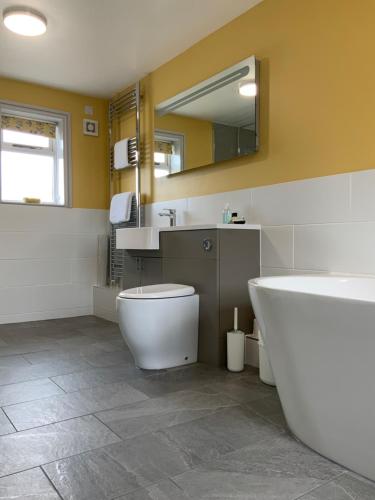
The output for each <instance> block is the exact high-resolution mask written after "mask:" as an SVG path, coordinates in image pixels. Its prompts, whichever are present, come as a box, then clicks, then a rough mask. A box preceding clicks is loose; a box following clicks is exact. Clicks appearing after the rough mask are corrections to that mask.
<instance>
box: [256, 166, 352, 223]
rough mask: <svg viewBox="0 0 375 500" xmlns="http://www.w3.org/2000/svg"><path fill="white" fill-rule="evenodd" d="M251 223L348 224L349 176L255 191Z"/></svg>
mask: <svg viewBox="0 0 375 500" xmlns="http://www.w3.org/2000/svg"><path fill="white" fill-rule="evenodd" d="M252 196H253V197H252V214H251V222H257V223H259V224H265V225H284V224H309V223H325V222H341V221H348V220H349V218H350V174H343V175H333V176H329V177H319V178H316V179H308V180H303V181H295V182H287V183H284V184H275V185H273V186H264V187H259V188H255V189H253V195H252Z"/></svg>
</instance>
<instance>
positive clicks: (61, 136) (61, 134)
mask: <svg viewBox="0 0 375 500" xmlns="http://www.w3.org/2000/svg"><path fill="white" fill-rule="evenodd" d="M3 114H9V115H12V116H20V117H22V118H30V119H34V120H40V121H43V120H50V121H53V122H55V123H57V127H56V133H57V138H56V140H55V146H56V147H55V148H54V150H53V153H54V154H53V156H54V161H55V166H57V162H58V160H59V159H60V158H61V159H62V160H63V162H64V204H57V203H38V204H33V203H24V202H22V201H7V200H3V199H2V198H1V154H0V205H1V204H4V205H27V206H30V205H32V206H47V207H61V208H64V207H65V208H71V206H72V186H71V179H72V173H71V119H70V113H67V112H65V111H58V110H54V109H50V108H44V107H40V106H30V105H27V104H20V103H17V102H14V101H4V100H0V117H1V115H3ZM61 144H62V145H63V151H61V147H60V146H61ZM3 150H4V151H17V152H23V153H25V152H27V154H32V153H35V154H43V153H44V152H43V148H42V149H34V150H33V151H32V149H31V148H28V147H27V146H26V147H25V148H24V147H22V148H17V147H16V146H9V145H8V144H7V143H5V144H4V145H3V134H2V133H0V153H1V151H3ZM50 153H51V150H50V149H49V150H48V155H49V156H51V154H50ZM55 171H56V170H55ZM57 191H58V179H57V176H56V175H54V194H55V199H56V193H57Z"/></svg>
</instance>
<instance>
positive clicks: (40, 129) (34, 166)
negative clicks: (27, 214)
mask: <svg viewBox="0 0 375 500" xmlns="http://www.w3.org/2000/svg"><path fill="white" fill-rule="evenodd" d="M0 124H1V136H0V151H1V156H0V201H1V202H3V203H4V202H5V203H36V204H43V205H61V206H67V205H69V164H68V158H69V152H68V146H69V141H68V137H69V135H68V133H69V130H68V127H69V117H68V115H67V114H65V113H58V112H56V113H55V112H52V111H46V110H41V109H37V108H29V107H25V106H17V105H14V104H7V103H0Z"/></svg>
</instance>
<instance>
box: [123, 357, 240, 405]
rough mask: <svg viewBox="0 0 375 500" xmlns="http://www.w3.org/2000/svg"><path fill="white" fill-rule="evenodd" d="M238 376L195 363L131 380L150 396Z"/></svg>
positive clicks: (193, 387) (234, 378)
mask: <svg viewBox="0 0 375 500" xmlns="http://www.w3.org/2000/svg"><path fill="white" fill-rule="evenodd" d="M237 378H238V376H237V375H235V374H229V373H228V372H227V371H225V370H221V369H217V368H213V367H209V366H207V365H201V364H195V365H190V366H188V367H183V368H177V369H172V370H167V371H164V372H162V373H157V374H155V375H152V376H149V377H147V378H143V379H142V378H140V379H136V380H134V381H131V384H132V385H134V387H136V388H137V389H139V390H140V391H142V392H144V393H146V394H147V395H148V396H150V397H157V396H164V395H166V394H169V393H171V392H177V391H183V390H191V389H195V388H197V387H201V386H202V385H204V384H209V383H211V382H212V383H213V382H216V381H222V380H236V379H237Z"/></svg>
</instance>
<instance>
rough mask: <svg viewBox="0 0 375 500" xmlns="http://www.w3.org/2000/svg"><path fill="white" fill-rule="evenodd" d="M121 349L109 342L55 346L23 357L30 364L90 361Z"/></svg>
mask: <svg viewBox="0 0 375 500" xmlns="http://www.w3.org/2000/svg"><path fill="white" fill-rule="evenodd" d="M123 350H124V349H122V348H121V347H117V346H115V345H113V344H112V343H111V342H105V341H96V340H95V341H94V342H92V343H91V344H87V345H80V346H76V347H69V348H68V347H62V346H57V347H56V348H55V349H53V350H49V351H38V352H33V353H30V354H25V355H24V356H23V357H24V358H25V359H27V361H29V362H30V363H32V364H39V363H48V362H51V361H64V360H71V359H80V358H83V359H84V360H85V361H88V360H86V359H85V357H87V358H88V359H90V358H91V357H93V358H94V359H95V356H100V355H102V354H106V353H111V352H119V351H123ZM1 359H2V358H0V363H1Z"/></svg>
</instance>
